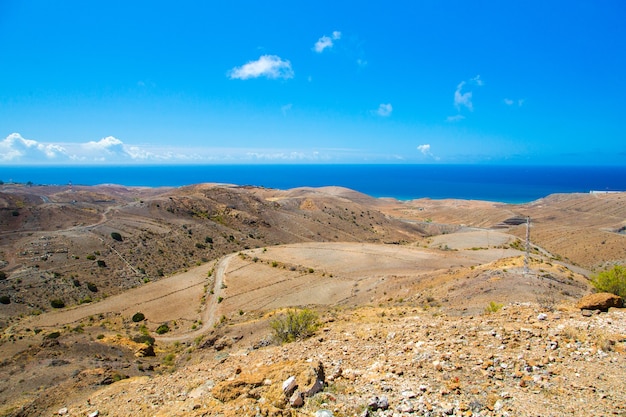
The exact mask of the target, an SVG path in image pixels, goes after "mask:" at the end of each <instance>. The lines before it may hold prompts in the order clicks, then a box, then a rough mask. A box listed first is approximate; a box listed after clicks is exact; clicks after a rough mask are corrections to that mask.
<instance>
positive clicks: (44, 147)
mask: <svg viewBox="0 0 626 417" xmlns="http://www.w3.org/2000/svg"><path fill="white" fill-rule="evenodd" d="M42 159H45V160H67V159H69V158H68V155H67V151H66V150H65V149H64V148H63V147H62V146H60V145H55V144H44V143H39V142H37V141H35V140H32V139H24V138H23V137H22V136H21V135H20V134H19V133H11V134H10V135H9V136H7V137H6V138H5V139H4V140H3V141H1V142H0V161H4V162H13V161H17V160H19V161H24V162H27V161H28V162H30V161H38V160H42Z"/></svg>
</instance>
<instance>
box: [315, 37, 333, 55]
mask: <svg viewBox="0 0 626 417" xmlns="http://www.w3.org/2000/svg"><path fill="white" fill-rule="evenodd" d="M332 47H333V40H332V39H331V38H329V37H328V36H322V37H321V38H319V39H318V40H317V42H315V45H314V46H313V50H314V51H315V52H317V53H322V52H323V51H324V49H326V48H332Z"/></svg>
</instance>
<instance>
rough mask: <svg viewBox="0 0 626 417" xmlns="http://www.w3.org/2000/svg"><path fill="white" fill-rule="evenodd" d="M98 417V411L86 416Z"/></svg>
mask: <svg viewBox="0 0 626 417" xmlns="http://www.w3.org/2000/svg"><path fill="white" fill-rule="evenodd" d="M99 415H100V411H98V410H96V411H94V412H93V413H89V414H88V416H89V417H98V416H99Z"/></svg>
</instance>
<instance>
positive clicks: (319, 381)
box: [305, 362, 326, 397]
mask: <svg viewBox="0 0 626 417" xmlns="http://www.w3.org/2000/svg"><path fill="white" fill-rule="evenodd" d="M315 374H316V375H317V376H316V379H315V382H314V383H313V385H312V386H311V388H309V390H308V391H307V392H306V394H305V395H306V396H307V397H312V396H314V395H315V394H317V393H318V392H320V391H321V390H323V389H324V381H325V379H326V378H325V376H324V365H322V362H319V363H318V364H317V368H316V369H315Z"/></svg>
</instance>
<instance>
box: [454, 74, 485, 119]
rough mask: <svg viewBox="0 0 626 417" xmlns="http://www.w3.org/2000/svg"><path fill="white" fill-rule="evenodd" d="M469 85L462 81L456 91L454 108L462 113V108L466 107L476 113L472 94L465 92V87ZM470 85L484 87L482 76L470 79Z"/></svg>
mask: <svg viewBox="0 0 626 417" xmlns="http://www.w3.org/2000/svg"><path fill="white" fill-rule="evenodd" d="M466 84H467V82H466V81H461V82H460V83H459V84H458V85H457V86H456V90H455V91H454V106H455V107H456V109H457V110H458V111H461V108H462V107H465V108H466V109H468V110H469V111H474V103H472V92H471V91H467V92H463V91H462V90H463V87H465V86H466ZM469 84H471V85H475V86H477V87H482V86H483V85H484V82H483V80H481V79H480V75H477V76H475V77H473V78H470V80H469Z"/></svg>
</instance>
